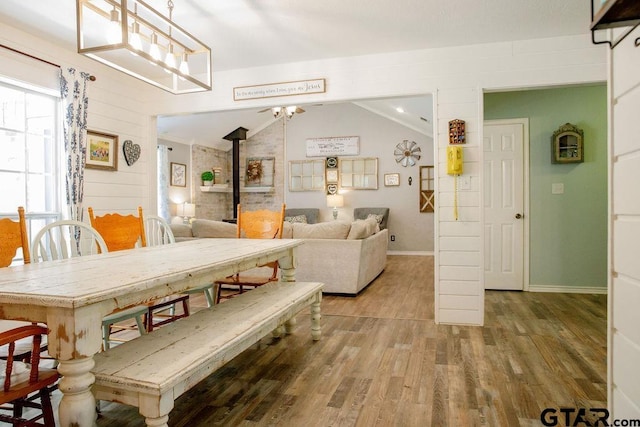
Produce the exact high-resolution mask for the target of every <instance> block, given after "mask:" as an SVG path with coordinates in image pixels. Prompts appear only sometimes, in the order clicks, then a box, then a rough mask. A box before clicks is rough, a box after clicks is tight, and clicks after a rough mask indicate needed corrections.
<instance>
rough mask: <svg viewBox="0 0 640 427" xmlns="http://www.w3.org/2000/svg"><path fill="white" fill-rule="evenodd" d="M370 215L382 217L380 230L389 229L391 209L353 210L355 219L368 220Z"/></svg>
mask: <svg viewBox="0 0 640 427" xmlns="http://www.w3.org/2000/svg"><path fill="white" fill-rule="evenodd" d="M370 214H374V215H382V216H383V218H382V222H381V223H380V230H384V229H385V228H387V222H388V221H389V208H355V209H354V210H353V219H367V217H368V216H369V215H370Z"/></svg>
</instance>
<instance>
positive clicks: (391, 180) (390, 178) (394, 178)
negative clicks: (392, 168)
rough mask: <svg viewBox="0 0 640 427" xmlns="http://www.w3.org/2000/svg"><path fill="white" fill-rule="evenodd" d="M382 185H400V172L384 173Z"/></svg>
mask: <svg viewBox="0 0 640 427" xmlns="http://www.w3.org/2000/svg"><path fill="white" fill-rule="evenodd" d="M384 185H385V186H386V187H394V186H398V185H400V174H399V173H385V174H384Z"/></svg>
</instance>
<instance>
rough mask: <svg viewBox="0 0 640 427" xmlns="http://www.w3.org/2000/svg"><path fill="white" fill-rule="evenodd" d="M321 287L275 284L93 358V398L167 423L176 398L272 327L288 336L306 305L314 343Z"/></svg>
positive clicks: (149, 420) (152, 422) (159, 423)
mask: <svg viewBox="0 0 640 427" xmlns="http://www.w3.org/2000/svg"><path fill="white" fill-rule="evenodd" d="M322 287H323V284H322V283H312V282H273V283H270V284H267V285H264V286H261V287H259V288H257V289H254V290H252V291H250V292H247V293H245V294H242V295H240V296H238V297H236V298H233V299H231V300H228V301H226V302H224V303H222V304H218V305H215V306H214V307H213V308H211V309H205V310H201V311H199V312H197V313H195V314H193V315H191V316H189V317H187V318H184V319H180V320H179V321H177V322H173V323H171V324H169V325H167V326H164V327H162V328H159V329H157V330H155V331H153V332H152V333H149V334H146V335H143V336H141V337H139V338H136V339H133V340H131V341H127V342H125V343H123V344H121V345H119V346H117V347H115V348H112V349H110V350H109V351H106V352H103V353H98V354H96V355H95V356H94V360H95V367H94V369H93V370H92V372H93V374H94V375H95V384H94V386H93V394H94V396H95V398H96V399H98V400H106V401H112V402H119V403H124V404H127V405H131V406H136V407H138V408H139V412H140V414H142V415H143V416H144V417H145V421H146V423H147V425H148V426H166V425H167V421H168V420H169V412H170V411H171V410H172V409H173V405H174V400H175V399H177V398H178V397H179V396H180V395H182V394H183V393H184V392H186V391H187V390H189V389H191V388H192V387H194V386H195V385H196V384H197V383H198V382H200V381H202V380H203V379H204V378H206V377H207V376H209V375H210V374H211V373H213V372H214V371H216V370H217V369H218V368H220V367H221V366H223V365H224V364H225V363H227V362H228V361H230V360H231V359H233V358H234V357H235V356H237V355H238V354H240V353H241V352H243V351H244V350H246V349H247V348H249V347H250V346H251V345H253V344H255V343H256V342H258V341H260V339H262V338H264V337H265V336H267V335H269V334H270V333H271V332H273V331H274V330H281V327H282V326H283V325H284V327H285V329H287V330H286V332H287V333H290V332H291V326H292V325H291V323H290V322H289V319H292V318H293V316H295V314H296V313H298V312H299V311H300V310H302V309H303V308H305V307H306V306H308V305H310V306H311V336H312V338H313V340H314V341H317V340H319V339H320V301H321V300H322Z"/></svg>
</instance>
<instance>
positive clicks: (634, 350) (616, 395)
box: [608, 30, 640, 420]
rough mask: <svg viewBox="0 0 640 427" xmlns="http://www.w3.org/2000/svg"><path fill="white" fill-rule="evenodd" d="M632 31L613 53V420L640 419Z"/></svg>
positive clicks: (639, 96)
mask: <svg viewBox="0 0 640 427" xmlns="http://www.w3.org/2000/svg"><path fill="white" fill-rule="evenodd" d="M639 36H640V31H637V30H636V31H635V32H634V33H632V34H631V35H630V36H629V37H627V38H626V39H625V40H624V41H623V42H622V43H621V44H620V45H618V46H617V47H616V48H615V49H614V50H613V51H612V53H611V71H610V74H611V79H610V85H609V88H610V98H611V99H610V101H611V105H610V114H611V116H610V118H611V144H612V145H611V150H610V152H611V163H610V165H611V171H610V174H611V178H612V179H611V184H610V196H611V197H610V202H611V212H612V230H611V233H612V234H611V239H610V251H611V271H612V274H611V280H610V284H609V328H610V329H609V387H608V390H609V406H610V409H611V410H612V419H626V420H628V419H636V420H637V419H640V369H639V368H638V365H639V364H640V327H639V326H640V310H638V307H639V306H640V263H638V256H639V255H640V190H638V188H639V187H638V182H640V137H639V136H638V118H639V117H640V48H638V47H634V45H633V44H634V40H635V39H636V38H637V37H639Z"/></svg>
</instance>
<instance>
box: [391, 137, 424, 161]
mask: <svg viewBox="0 0 640 427" xmlns="http://www.w3.org/2000/svg"><path fill="white" fill-rule="evenodd" d="M393 155H394V156H396V163H400V164H401V165H402V166H404V167H407V166H415V164H416V162H417V161H418V160H420V156H421V155H422V150H420V147H418V144H417V143H416V142H415V141H409V140H408V139H405V140H404V141H402V142H401V143H399V144H398V145H396V149H395V150H394V151H393Z"/></svg>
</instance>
